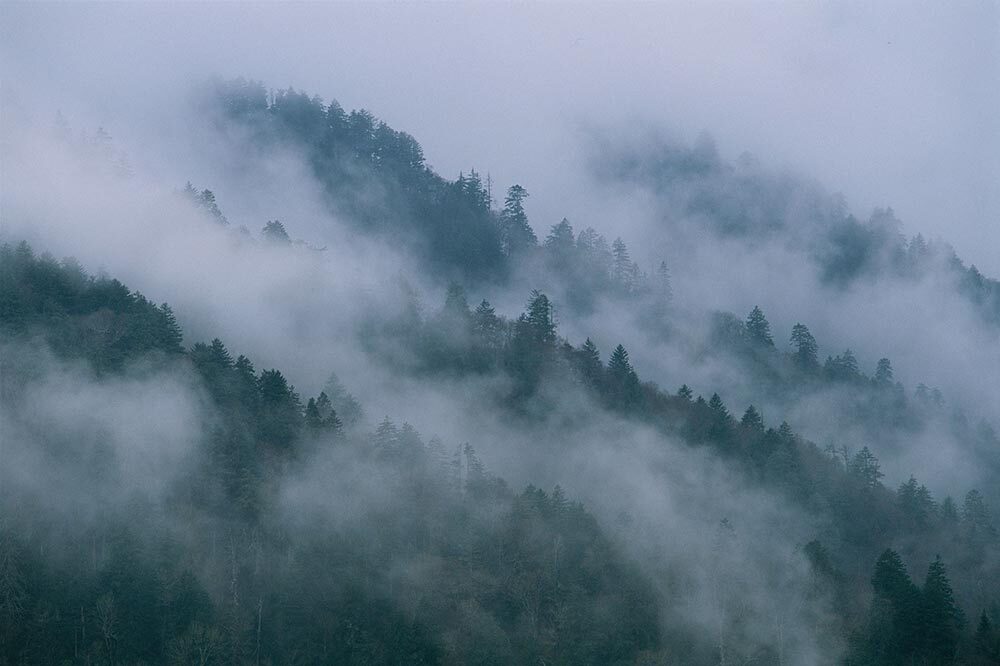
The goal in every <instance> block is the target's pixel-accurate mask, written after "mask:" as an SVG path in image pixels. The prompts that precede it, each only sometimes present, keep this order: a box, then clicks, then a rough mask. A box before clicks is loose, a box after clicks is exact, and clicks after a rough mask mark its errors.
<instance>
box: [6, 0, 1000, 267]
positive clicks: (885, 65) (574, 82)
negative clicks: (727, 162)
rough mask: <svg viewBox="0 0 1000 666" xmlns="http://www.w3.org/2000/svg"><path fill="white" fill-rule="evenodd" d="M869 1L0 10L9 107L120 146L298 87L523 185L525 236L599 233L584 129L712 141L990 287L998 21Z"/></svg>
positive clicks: (996, 202)
mask: <svg viewBox="0 0 1000 666" xmlns="http://www.w3.org/2000/svg"><path fill="white" fill-rule="evenodd" d="M868 4H871V3H857V4H845V3H840V2H838V3H813V4H808V5H807V4H803V3H796V4H795V5H792V4H791V3H781V4H777V3H775V4H771V3H768V4H764V3H717V4H711V3H700V4H699V5H694V4H686V3H668V4H656V5H631V4H624V3H616V4H603V5H569V4H545V5H531V6H520V5H517V6H515V5H507V4H502V5H501V4H489V5H483V4H462V5H448V4H434V5H399V4H392V5H389V4H364V5H342V4H337V5H329V4H323V5H318V4H316V5H299V4H284V3H281V4H265V5H256V6H245V5H239V6H237V5H231V4H225V5H223V4H206V5H198V4H175V5H150V4H142V5H137V4H115V5H83V4H71V5H64V4H58V5H57V4H31V5H27V4H25V5H20V4H15V3H9V2H8V3H4V4H3V5H2V7H0V17H2V22H0V55H2V66H3V69H2V73H3V95H4V98H5V102H6V103H8V104H9V103H10V102H11V101H12V100H13V101H15V102H16V103H19V104H25V105H28V106H30V107H31V108H51V109H52V110H53V111H52V112H53V113H54V109H56V108H59V109H63V110H64V113H66V114H67V115H69V116H71V117H78V118H86V119H87V121H86V122H92V123H99V124H103V125H105V126H107V127H108V129H109V130H110V131H111V132H112V134H116V132H117V135H118V136H120V137H124V138H125V139H127V140H129V142H130V143H131V144H134V143H135V142H136V141H140V140H141V139H142V138H143V137H147V138H148V137H150V135H149V134H148V133H149V131H150V130H151V129H154V128H155V123H156V122H158V116H157V114H158V113H159V112H164V113H166V112H168V111H169V110H170V109H171V102H172V101H173V100H176V96H177V95H178V93H179V91H181V90H183V86H184V85H186V84H187V83H189V82H190V81H192V80H194V79H195V78H196V77H198V76H199V75H210V74H219V75H222V76H227V77H228V76H237V75H244V76H247V77H251V78H257V79H261V80H263V81H264V82H265V84H267V85H268V86H271V87H275V88H278V87H282V88H283V87H287V86H293V87H295V88H297V89H305V90H307V91H309V92H311V93H315V94H319V95H321V96H322V97H324V98H325V99H330V98H331V97H336V98H337V99H338V100H340V102H341V103H342V104H343V105H344V106H345V107H347V108H353V107H359V106H364V107H366V108H369V109H371V110H372V111H373V112H374V113H375V114H376V115H378V116H379V117H381V118H383V119H385V120H386V121H387V122H389V123H390V124H391V125H393V126H394V127H396V128H397V129H403V130H406V131H409V132H410V133H412V134H413V135H414V136H416V137H417V139H418V140H419V141H420V142H421V144H422V145H423V147H424V151H425V153H426V155H427V158H428V161H429V162H430V163H431V164H432V165H433V166H434V167H435V168H436V169H437V170H438V171H439V172H440V173H442V175H445V176H448V177H454V176H456V175H457V172H458V171H459V170H460V169H465V170H468V169H469V168H470V167H473V166H474V167H476V168H478V169H479V170H480V171H482V172H487V171H488V172H490V173H491V175H492V176H493V178H494V181H495V182H496V183H497V185H498V187H506V186H507V185H509V184H510V183H511V182H514V181H517V182H520V183H521V184H523V185H524V186H525V187H527V188H528V190H529V191H530V192H531V193H532V197H531V199H530V207H529V213H530V214H531V215H532V218H533V222H534V224H535V226H536V228H538V229H540V230H544V229H546V228H547V227H548V226H549V225H550V224H552V223H555V222H556V221H558V219H559V218H561V217H562V216H563V215H568V216H570V217H571V219H574V220H576V221H579V223H582V224H593V225H594V226H597V227H599V228H602V229H604V230H606V231H608V232H609V233H613V229H612V228H610V227H612V223H610V222H608V221H606V220H592V219H587V210H588V208H589V204H588V201H587V197H586V196H583V195H582V193H585V192H587V184H586V175H585V170H584V168H583V160H582V157H581V153H582V151H581V146H582V145H583V142H584V141H585V137H586V136H587V130H589V129H591V128H594V127H599V128H600V127H612V128H615V127H619V126H623V125H636V124H647V125H652V126H654V127H658V128H662V129H664V130H667V131H670V132H673V133H675V134H676V135H677V136H678V137H680V138H683V139H687V140H690V139H693V137H694V136H695V135H696V134H697V133H698V132H699V131H701V130H707V131H709V132H710V133H711V134H713V135H714V136H715V137H716V139H717V142H718V144H719V148H720V150H721V152H722V153H723V155H725V156H727V157H730V158H735V157H736V156H737V155H739V154H740V153H741V152H743V151H744V150H749V151H750V152H752V153H754V154H755V155H756V156H757V157H758V158H759V159H760V161H761V162H763V163H764V164H767V165H772V166H777V167H791V168H794V169H796V170H799V171H801V172H803V173H805V174H808V175H810V176H814V177H815V178H817V179H818V180H820V181H821V182H822V183H823V184H824V185H825V186H826V187H827V188H828V189H830V190H835V191H841V192H843V193H844V194H845V195H846V197H847V201H848V203H849V205H850V206H851V208H852V210H854V211H855V212H856V213H860V214H867V212H869V210H870V209H871V208H872V207H873V206H876V205H891V206H893V207H894V208H895V210H896V212H897V215H898V216H899V217H900V218H901V219H903V221H904V223H905V224H906V230H907V231H908V232H916V231H922V232H924V233H925V234H929V235H931V236H934V235H939V236H941V237H944V238H945V239H947V240H950V241H951V242H952V243H953V244H954V245H955V246H956V248H957V249H958V250H959V253H960V254H961V255H962V256H963V257H965V258H967V260H968V261H970V262H972V263H976V264H977V265H979V266H980V267H982V268H983V269H984V270H985V271H986V272H988V273H990V274H992V275H994V276H998V275H1000V3H997V2H979V3H962V2H959V3H934V4H930V3H928V4H917V3H909V2H907V3H898V4H895V3H877V4H878V7H875V8H872V7H869V6H867V5H868ZM147 143H148V144H149V145H150V146H155V138H149V140H148V141H147ZM129 148H130V151H131V152H132V153H133V154H135V153H136V152H137V151H138V150H139V148H137V147H136V146H135V145H129ZM136 159H137V160H138V161H140V162H141V161H142V160H143V156H142V155H138V156H136ZM203 185H205V186H209V187H210V186H211V183H204V184H203Z"/></svg>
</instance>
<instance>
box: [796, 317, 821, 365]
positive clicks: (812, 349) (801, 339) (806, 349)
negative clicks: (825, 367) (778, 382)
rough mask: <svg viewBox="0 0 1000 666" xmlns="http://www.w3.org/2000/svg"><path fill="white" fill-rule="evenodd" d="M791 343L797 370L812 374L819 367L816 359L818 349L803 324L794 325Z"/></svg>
mask: <svg viewBox="0 0 1000 666" xmlns="http://www.w3.org/2000/svg"><path fill="white" fill-rule="evenodd" d="M791 343H792V344H793V345H795V354H794V356H793V358H794V359H795V365H796V366H798V367H799V369H801V370H803V371H806V372H812V371H814V370H815V369H817V368H818V367H819V361H818V360H817V357H816V354H817V352H818V351H819V347H818V346H817V345H816V338H814V337H813V335H812V333H810V332H809V329H808V328H806V326H805V325H804V324H795V326H793V327H792V338H791Z"/></svg>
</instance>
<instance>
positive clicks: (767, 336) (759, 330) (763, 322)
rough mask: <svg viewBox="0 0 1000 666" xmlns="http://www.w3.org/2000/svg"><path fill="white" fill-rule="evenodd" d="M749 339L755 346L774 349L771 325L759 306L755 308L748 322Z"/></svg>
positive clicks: (748, 316) (748, 317)
mask: <svg viewBox="0 0 1000 666" xmlns="http://www.w3.org/2000/svg"><path fill="white" fill-rule="evenodd" d="M746 332H747V337H748V338H749V339H750V340H751V341H752V342H754V343H755V344H758V345H762V346H766V347H773V346H774V340H773V339H772V338H771V324H770V323H768V321H767V317H765V316H764V312H763V311H762V310H761V309H760V307H758V306H756V305H755V306H754V308H753V310H751V311H750V314H749V315H747V321H746Z"/></svg>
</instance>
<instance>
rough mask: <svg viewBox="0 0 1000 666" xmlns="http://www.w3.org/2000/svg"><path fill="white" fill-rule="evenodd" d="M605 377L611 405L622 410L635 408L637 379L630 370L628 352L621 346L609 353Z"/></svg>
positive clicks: (637, 391)
mask: <svg viewBox="0 0 1000 666" xmlns="http://www.w3.org/2000/svg"><path fill="white" fill-rule="evenodd" d="M607 377H608V391H609V398H610V399H611V404H612V405H613V406H615V407H619V408H622V409H626V408H630V407H633V406H635V405H636V403H637V402H638V400H639V377H638V376H637V375H636V373H635V370H633V369H632V364H631V363H630V362H629V359H628V352H627V351H625V347H623V346H622V345H618V346H617V347H615V350H614V351H613V352H611V358H610V359H608V370H607Z"/></svg>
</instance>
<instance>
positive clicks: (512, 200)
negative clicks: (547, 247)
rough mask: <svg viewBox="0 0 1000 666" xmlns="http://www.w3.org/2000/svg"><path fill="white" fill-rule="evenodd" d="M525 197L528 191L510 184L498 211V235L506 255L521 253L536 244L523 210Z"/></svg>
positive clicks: (536, 241)
mask: <svg viewBox="0 0 1000 666" xmlns="http://www.w3.org/2000/svg"><path fill="white" fill-rule="evenodd" d="M527 198H528V191H527V190H525V189H524V188H523V187H521V186H520V185H512V186H511V187H510V188H509V189H508V190H507V198H506V199H505V200H504V207H503V211H501V213H500V237H501V240H502V243H503V248H504V252H505V254H506V255H507V256H508V257H513V256H516V255H519V254H523V253H524V252H526V251H527V250H530V249H531V248H534V247H536V246H537V245H538V237H537V236H535V232H534V230H533V229H532V228H531V225H530V224H528V216H527V215H526V214H525V212H524V200H525V199H527Z"/></svg>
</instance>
